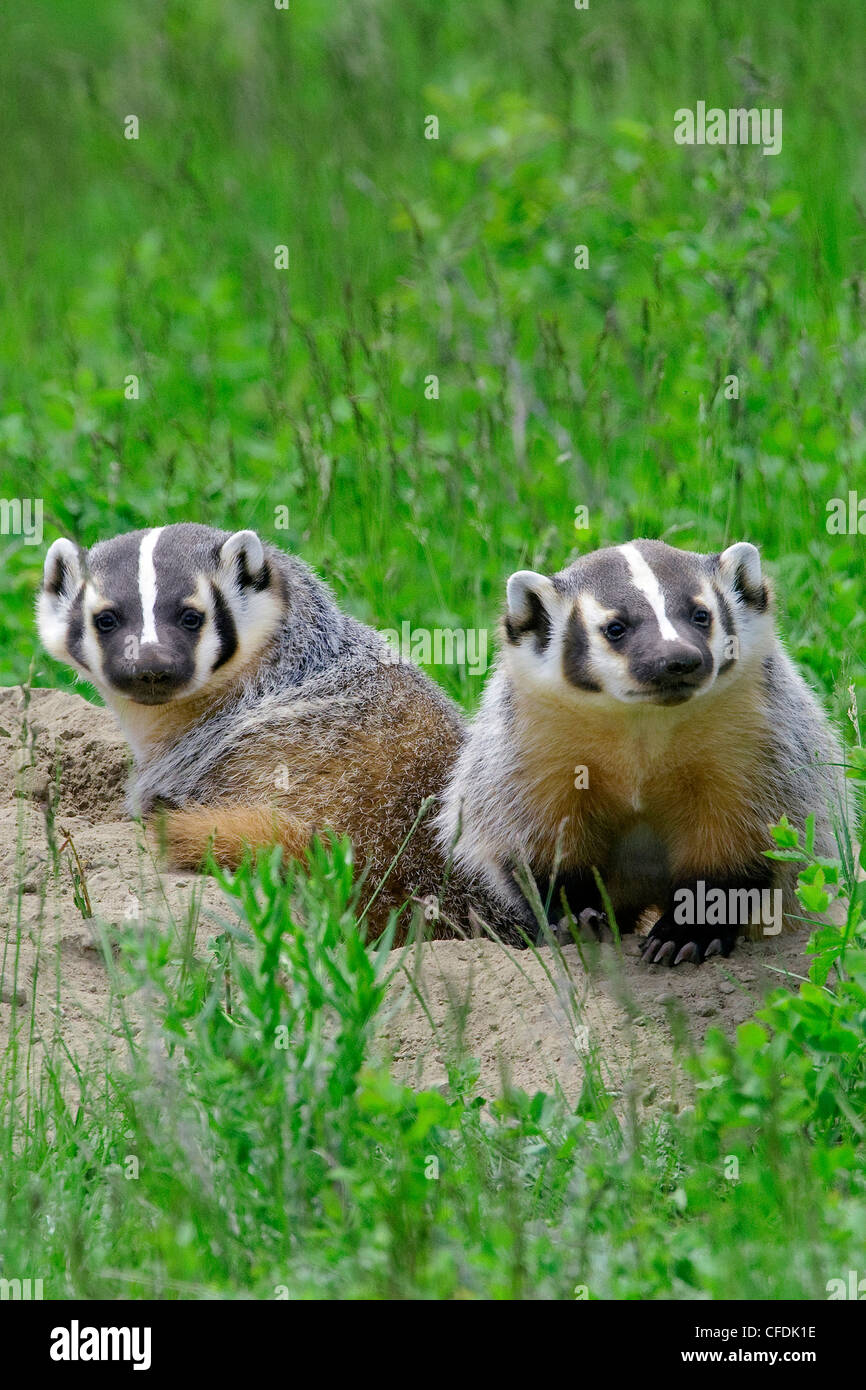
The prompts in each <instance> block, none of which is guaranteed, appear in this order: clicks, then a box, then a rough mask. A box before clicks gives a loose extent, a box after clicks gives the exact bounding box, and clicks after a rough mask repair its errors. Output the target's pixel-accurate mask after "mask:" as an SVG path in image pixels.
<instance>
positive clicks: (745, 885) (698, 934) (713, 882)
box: [641, 866, 781, 965]
mask: <svg viewBox="0 0 866 1390" xmlns="http://www.w3.org/2000/svg"><path fill="white" fill-rule="evenodd" d="M771 872H772V871H771V870H770V869H768V868H765V867H763V866H761V867H756V868H755V869H754V870H752V871H746V872H743V873H742V874H738V875H736V876H735V877H719V875H718V874H709V873H708V874H705V875H696V876H694V877H692V876H689V877H688V878H685V877H684V878H682V879H681V880H680V881H679V882H678V883H677V884H676V885H675V886H674V887H673V888H672V890H671V894H670V897H669V899H668V901H667V904H666V906H665V910H664V912H663V913H662V915H661V917H659V919H658V921H657V922H656V924H655V926H654V927H653V929H652V931H651V932H650V933H649V935H648V936H647V938H646V942H645V945H644V947H643V950H642V952H641V959H642V960H644V961H646V962H647V964H649V965H664V964H667V965H681V964H682V963H683V962H684V961H689V960H690V961H693V962H694V964H695V965H700V964H701V962H702V961H704V960H706V959H707V958H708V957H709V956H715V955H721V956H729V955H730V954H731V952H732V951H733V949H734V945H735V944H736V940H737V937H738V936H739V935H740V934H741V933H742V932H743V931H744V930H745V929H746V928H747V927H749V926H753V925H758V924H759V923H763V924H764V925H765V926H769V925H770V924H772V925H773V927H774V930H777V929H778V928H777V927H776V925H775V924H776V918H777V916H780V908H779V903H778V902H777V900H776V895H775V894H774V893H773V890H772V887H771V884H772V877H771ZM776 893H779V890H776ZM779 896H781V895H780V894H779ZM777 909H778V910H777Z"/></svg>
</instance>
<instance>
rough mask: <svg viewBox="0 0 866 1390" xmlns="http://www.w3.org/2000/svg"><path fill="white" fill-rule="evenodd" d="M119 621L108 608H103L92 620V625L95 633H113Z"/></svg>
mask: <svg viewBox="0 0 866 1390" xmlns="http://www.w3.org/2000/svg"><path fill="white" fill-rule="evenodd" d="M119 621H120V619H119V618H118V616H117V614H116V613H113V612H112V611H111V609H110V608H103V610H102V612H101V613H97V615H96V617H95V618H94V619H93V625H94V627H95V628H96V630H97V632H113V631H114V629H115V628H116V627H117V625H118V623H119Z"/></svg>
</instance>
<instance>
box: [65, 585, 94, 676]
mask: <svg viewBox="0 0 866 1390" xmlns="http://www.w3.org/2000/svg"><path fill="white" fill-rule="evenodd" d="M66 621H67V628H66V649H67V651H68V652H69V655H70V656H71V657H74V659H75V660H76V661H77V662H78V665H79V666H83V667H84V669H85V671H89V670H90V666H89V664H88V662H86V661H85V659H84V586H83V585H82V586H81V588H80V589H79V590H78V593H77V594H76V595H75V598H74V599H73V601H72V606H71V607H70V609H69V616H68V618H67V620H66Z"/></svg>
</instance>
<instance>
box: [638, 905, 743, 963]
mask: <svg viewBox="0 0 866 1390" xmlns="http://www.w3.org/2000/svg"><path fill="white" fill-rule="evenodd" d="M736 940H737V933H736V931H732V930H730V929H729V928H726V927H720V928H715V927H707V928H705V929H704V930H703V931H701V930H700V929H697V930H696V929H695V928H694V927H682V926H680V925H679V924H678V923H676V922H671V921H670V919H669V918H668V919H666V918H664V917H660V918H659V920H658V921H657V922H656V924H655V926H654V927H653V929H652V931H651V932H650V934H649V936H648V937H647V938H646V941H645V943H644V947H643V950H642V951H641V960H642V961H645V962H646V964H647V965H683V964H684V963H685V962H686V961H689V960H690V961H691V962H692V964H693V965H700V964H701V962H702V961H704V960H709V958H710V956H729V955H730V954H731V952H732V951H733V949H734V946H735V944H736Z"/></svg>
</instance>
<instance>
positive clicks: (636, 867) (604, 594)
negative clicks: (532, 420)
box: [438, 540, 842, 964]
mask: <svg viewBox="0 0 866 1390" xmlns="http://www.w3.org/2000/svg"><path fill="white" fill-rule="evenodd" d="M502 638H503V643H502V651H501V654H500V656H499V658H498V660H497V665H496V668H495V670H494V673H493V674H492V676H491V678H490V681H489V683H488V686H487V689H486V691H485V694H484V698H483V701H482V704H481V708H480V711H479V713H478V715H477V718H476V719H475V722H474V724H473V726H472V728H471V730H470V733H469V737H468V740H467V742H466V744H465V745H464V747H463V750H462V752H461V753H460V756H459V759H458V761H457V763H456V766H455V768H454V771H453V773H452V776H451V778H450V781H449V786H448V790H447V793H446V797H445V802H444V805H443V808H442V811H441V813H440V815H439V817H438V828H439V834H440V839H441V844H442V847H443V852H451V851H453V854H454V858H455V862H456V864H457V865H458V866H459V867H460V868H461V869H463V870H465V871H467V872H469V873H470V874H474V875H476V876H477V877H478V878H479V879H480V880H481V881H483V882H485V883H486V884H487V886H488V887H489V888H490V889H491V890H492V891H493V892H495V893H497V894H498V895H499V897H500V899H501V901H502V902H503V904H509V905H510V906H511V908H512V910H513V911H514V912H515V913H518V912H520V911H521V906H522V909H523V913H524V921H525V922H526V921H527V918H526V912H527V906H526V897H525V895H524V893H523V892H522V890H521V888H520V887H518V885H517V881H516V880H515V870H516V869H518V868H519V866H520V865H524V866H527V867H528V869H529V870H530V871H531V873H532V875H533V877H534V879H535V881H536V883H537V885H538V888H539V892H540V896H541V900H542V903H543V904H545V906H547V907H548V910H549V912H550V913H551V915H552V917H553V918H554V920H555V919H556V918H558V917H561V916H562V915H563V911H564V908H563V899H564V901H565V903H566V904H567V905H568V907H569V909H570V910H571V912H572V913H573V914H574V916H576V917H580V916H583V918H584V922H589V923H591V924H593V925H597V923H598V922H599V920H602V921H603V918H601V917H600V914H601V910H602V906H603V898H602V897H601V895H600V893H599V891H598V888H597V882H596V877H595V875H594V874H593V869H596V870H597V872H598V874H599V875H600V877H601V879H602V882H603V883H604V885H605V888H606V891H607V894H608V898H609V901H610V903H611V905H612V907H613V909H614V913H615V917H616V921H617V925H618V927H619V929H620V931H622V932H628V931H632V930H634V928H635V925H636V923H637V921H638V919H639V918H640V916H641V914H642V913H643V912H644V911H645V910H649V909H654V910H655V912H656V913H660V915H659V916H658V920H657V921H656V923H655V925H654V927H653V929H652V931H651V932H650V934H649V937H648V939H647V942H646V946H645V948H644V952H643V954H644V959H645V960H647V961H650V962H654V963H658V962H662V961H668V962H669V963H671V964H679V963H680V962H681V961H685V960H692V961H694V962H696V963H699V962H700V961H702V960H703V959H704V958H705V957H706V956H710V955H715V954H717V953H719V952H721V954H722V955H728V954H730V952H731V950H732V948H733V945H734V942H735V940H736V938H737V935H738V933H739V930H740V928H742V927H747V926H752V927H755V926H762V927H763V928H764V929H765V930H766V929H767V928H768V927H769V930H770V931H771V932H773V931H778V930H780V928H781V918H782V914H783V913H792V912H800V913H801V912H802V909H800V908H799V904H798V903H797V900H796V898H795V897H794V893H793V890H794V886H795V881H796V879H795V874H794V873H793V872H792V871H791V870H790V867H789V866H784V865H781V864H779V863H778V862H777V861H772V860H769V859H767V858H765V857H764V851H765V850H767V849H770V848H772V839H771V836H770V834H769V830H768V827H769V825H770V824H773V823H776V822H777V821H778V820H779V819H780V817H781V816H782V815H783V814H785V813H787V815H788V816H789V817H790V818H791V819H792V821H793V823H794V824H795V825H797V826H800V827H802V826H803V823H804V821H805V819H806V817H807V816H808V815H809V814H810V813H814V814H815V818H816V834H815V849H816V852H817V853H818V854H820V855H831V854H833V853H834V848H833V836H832V825H831V818H832V814H833V810H834V806H838V805H839V804H840V800H841V795H842V792H841V777H840V773H839V767H840V764H841V763H842V752H841V748H840V745H839V742H838V740H837V738H836V736H835V734H834V732H833V731H832V729H831V728H830V725H829V724H828V721H827V719H826V718H825V716H824V714H823V713H822V711H821V709H820V707H819V705H818V703H817V701H816V700H815V698H814V697H813V695H812V694H811V692H810V691H809V689H808V687H807V686H806V684H805V682H804V681H803V679H802V677H801V676H800V675H799V674H798V672H797V671H796V669H795V667H794V666H793V664H792V663H791V661H790V659H789V658H788V656H787V655H786V653H785V651H784V649H783V647H782V645H781V643H780V641H779V639H778V637H777V636H776V633H775V627H774V621H773V616H772V611H771V595H770V589H769V586H768V584H767V582H766V581H765V579H764V578H763V576H762V574H761V563H760V558H759V555H758V551H757V550H756V549H755V547H754V546H753V545H749V544H748V543H747V542H745V541H743V542H740V543H739V544H737V545H732V546H730V547H729V548H728V549H727V550H725V551H724V552H723V553H722V554H718V555H698V554H691V553H688V552H684V551H680V550H675V549H673V548H672V547H671V546H668V545H664V544H663V543H662V542H660V541H650V540H637V541H634V542H632V543H631V544H628V545H621V546H616V547H612V548H610V549H604V550H599V551H596V552H595V553H593V554H589V555H585V556H583V557H582V558H580V559H578V560H577V561H576V562H575V563H574V564H572V565H570V566H569V567H568V568H567V569H565V570H562V571H561V572H560V573H559V574H555V575H553V576H552V578H547V577H545V576H544V575H542V574H534V573H531V572H529V571H520V572H519V573H518V574H513V575H512V576H511V578H510V579H509V581H508V587H507V612H506V616H505V620H504V625H503V633H502ZM719 890H721V891H719ZM756 890H758V891H756ZM766 890H772V892H768V891H766ZM770 905H772V907H773V908H775V909H776V912H775V914H774V916H773V921H772V925H770V923H769V922H768V920H767V918H766V916H765V915H764V913H765V910H766V909H767V907H768V906H770ZM527 925H528V922H527Z"/></svg>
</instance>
